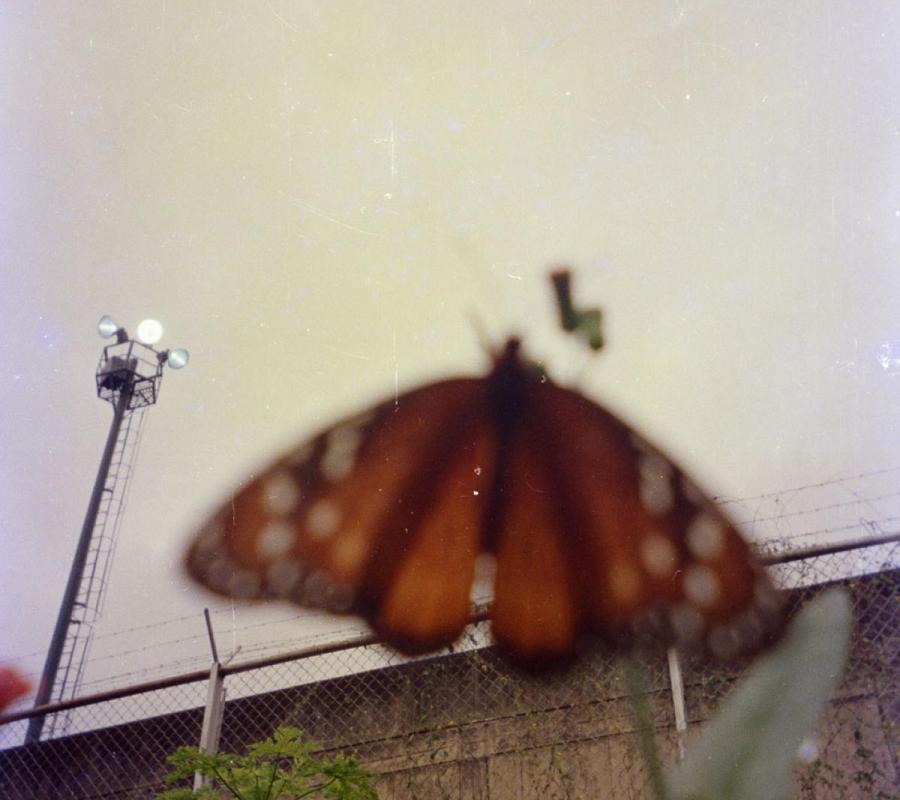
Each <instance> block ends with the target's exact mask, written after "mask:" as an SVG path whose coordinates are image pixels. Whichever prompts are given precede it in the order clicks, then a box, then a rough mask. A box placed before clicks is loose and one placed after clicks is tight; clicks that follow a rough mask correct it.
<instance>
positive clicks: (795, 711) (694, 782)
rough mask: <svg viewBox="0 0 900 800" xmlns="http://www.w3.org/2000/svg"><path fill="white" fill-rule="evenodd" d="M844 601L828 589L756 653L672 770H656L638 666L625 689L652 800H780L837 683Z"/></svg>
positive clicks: (846, 618)
mask: <svg viewBox="0 0 900 800" xmlns="http://www.w3.org/2000/svg"><path fill="white" fill-rule="evenodd" d="M850 627H851V612H850V600H849V596H848V595H847V593H846V592H844V591H841V590H837V589H835V590H831V591H828V592H825V593H823V594H822V595H821V596H819V597H818V598H817V599H816V600H814V601H813V602H811V603H809V604H808V605H807V606H806V607H805V608H804V609H803V610H802V611H801V612H800V613H799V614H798V615H797V617H796V618H795V619H794V621H793V623H792V624H791V626H790V629H789V630H788V633H787V635H786V636H785V638H784V640H783V641H782V642H781V643H780V644H779V645H778V647H776V648H775V649H774V650H773V651H771V652H770V653H768V654H766V655H765V656H762V657H760V658H759V659H758V660H757V661H756V663H754V664H753V665H752V666H751V668H750V670H749V671H748V672H747V674H746V675H745V676H744V678H743V679H742V680H741V681H740V682H739V683H738V685H737V686H736V687H735V689H734V690H733V691H732V692H731V694H730V695H729V696H728V697H727V698H725V700H723V701H722V703H721V704H720V705H719V708H718V710H717V711H716V713H715V715H714V716H713V718H712V719H711V720H710V721H709V722H708V723H707V724H706V726H705V728H704V730H703V732H702V734H701V736H700V738H699V739H698V740H697V741H696V742H695V743H694V746H693V747H691V748H690V749H689V750H688V752H687V754H686V756H685V759H684V762H683V763H682V764H680V765H678V766H677V767H676V768H674V769H672V770H670V771H668V772H667V773H665V774H664V773H663V771H662V769H661V766H660V760H659V756H658V755H657V753H656V749H655V744H654V742H653V736H652V728H651V726H650V724H649V712H648V711H647V709H646V693H645V692H644V691H643V690H642V688H641V686H640V685H639V683H640V676H639V675H638V674H637V670H636V669H634V668H632V669H631V670H630V672H631V678H630V681H629V682H630V683H631V694H632V697H633V698H634V702H635V710H636V713H637V717H638V720H639V732H640V734H641V736H640V739H641V749H642V751H643V754H644V758H645V761H646V762H647V766H648V769H649V773H650V785H651V788H652V792H653V796H654V797H655V799H656V800H783V799H784V798H786V797H787V796H788V791H789V787H790V779H791V770H792V767H793V765H794V761H795V754H796V753H797V749H798V747H799V746H800V743H801V741H802V740H803V739H804V737H806V736H808V735H809V734H810V733H811V731H812V730H813V727H814V726H815V723H816V720H817V719H818V717H819V715H820V714H821V712H822V710H823V709H824V707H825V704H826V703H827V702H828V699H829V697H830V696H831V694H832V692H833V691H834V689H835V688H836V687H837V685H838V682H839V681H840V678H841V675H842V673H843V670H844V665H845V662H846V660H847V651H848V646H849V639H850Z"/></svg>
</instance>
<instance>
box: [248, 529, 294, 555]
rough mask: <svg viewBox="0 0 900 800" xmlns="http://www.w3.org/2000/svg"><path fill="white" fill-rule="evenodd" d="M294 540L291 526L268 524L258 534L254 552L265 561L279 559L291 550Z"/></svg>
mask: <svg viewBox="0 0 900 800" xmlns="http://www.w3.org/2000/svg"><path fill="white" fill-rule="evenodd" d="M296 538H297V537H296V532H295V529H294V526H293V525H291V524H289V523H287V522H282V521H277V522H275V521H273V522H270V523H269V524H268V525H266V527H265V528H263V531H262V533H261V534H260V537H259V541H257V543H256V552H257V554H258V555H259V557H260V558H262V559H264V560H266V561H268V560H270V559H274V558H281V557H282V556H283V555H285V553H287V552H288V551H289V550H290V549H291V547H292V546H293V544H294V541H295V540H296Z"/></svg>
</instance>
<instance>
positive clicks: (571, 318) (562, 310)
mask: <svg viewBox="0 0 900 800" xmlns="http://www.w3.org/2000/svg"><path fill="white" fill-rule="evenodd" d="M550 280H551V281H552V282H553V291H554V292H555V293H556V306H557V308H558V309H559V324H560V325H561V326H562V329H563V330H564V331H568V332H569V333H575V334H576V335H578V336H579V337H581V339H583V340H584V342H585V343H586V344H587V346H588V347H590V348H591V350H599V349H600V348H602V347H603V331H602V322H603V312H602V311H601V310H600V309H599V308H589V309H585V310H580V309H577V308H575V304H574V303H573V302H572V272H571V270H569V269H568V268H562V269H557V270H554V271H553V272H551V273H550Z"/></svg>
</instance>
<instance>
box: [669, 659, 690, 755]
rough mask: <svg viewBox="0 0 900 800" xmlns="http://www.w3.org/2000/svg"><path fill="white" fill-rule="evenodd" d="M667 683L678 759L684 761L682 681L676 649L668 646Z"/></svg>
mask: <svg viewBox="0 0 900 800" xmlns="http://www.w3.org/2000/svg"><path fill="white" fill-rule="evenodd" d="M668 656H669V683H670V684H671V686H672V707H673V708H674V710H675V739H676V742H677V743H678V761H679V762H681V761H684V733H685V731H686V730H687V715H686V714H685V707H684V681H683V680H682V678H681V662H680V661H679V659H678V651H677V650H676V649H675V648H674V647H670V648H669V651H668Z"/></svg>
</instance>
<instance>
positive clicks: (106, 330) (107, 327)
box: [97, 314, 119, 339]
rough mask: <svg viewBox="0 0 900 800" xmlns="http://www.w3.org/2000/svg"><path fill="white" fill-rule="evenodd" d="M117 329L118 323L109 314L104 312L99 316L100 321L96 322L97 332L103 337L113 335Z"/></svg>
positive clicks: (107, 337)
mask: <svg viewBox="0 0 900 800" xmlns="http://www.w3.org/2000/svg"><path fill="white" fill-rule="evenodd" d="M118 330H119V325H118V323H117V322H116V321H115V320H114V319H113V318H112V317H111V316H109V314H104V315H103V316H102V317H100V321H99V322H98V323H97V333H99V334H100V335H101V336H102V337H103V338H104V339H109V338H110V337H111V336H115V335H116V333H117V332H118Z"/></svg>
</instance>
